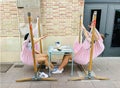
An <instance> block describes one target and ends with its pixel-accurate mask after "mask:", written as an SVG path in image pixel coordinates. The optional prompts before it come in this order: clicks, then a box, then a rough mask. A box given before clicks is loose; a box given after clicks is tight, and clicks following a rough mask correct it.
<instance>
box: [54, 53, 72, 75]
mask: <svg viewBox="0 0 120 88" xmlns="http://www.w3.org/2000/svg"><path fill="white" fill-rule="evenodd" d="M69 59H71V55H64V57H63V60H62V63H61V65H60V66H59V68H58V69H56V70H55V71H53V72H52V73H53V74H58V73H62V72H63V70H64V67H65V66H66V65H67V63H68V61H69Z"/></svg>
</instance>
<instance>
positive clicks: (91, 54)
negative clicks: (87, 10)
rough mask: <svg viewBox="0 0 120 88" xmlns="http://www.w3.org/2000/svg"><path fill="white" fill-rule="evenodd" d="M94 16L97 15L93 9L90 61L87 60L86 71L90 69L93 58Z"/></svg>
mask: <svg viewBox="0 0 120 88" xmlns="http://www.w3.org/2000/svg"><path fill="white" fill-rule="evenodd" d="M96 16H97V12H96V11H95V12H94V13H93V20H92V28H91V31H92V38H91V49H90V61H89V65H88V72H90V71H92V59H93V52H94V51H93V50H94V40H95V38H94V37H95V26H96Z"/></svg>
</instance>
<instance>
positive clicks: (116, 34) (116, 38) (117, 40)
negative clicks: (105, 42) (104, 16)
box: [111, 9, 120, 47]
mask: <svg viewBox="0 0 120 88" xmlns="http://www.w3.org/2000/svg"><path fill="white" fill-rule="evenodd" d="M111 46H112V47H120V9H119V10H116V11H115V19H114V29H113V35H112V43H111Z"/></svg>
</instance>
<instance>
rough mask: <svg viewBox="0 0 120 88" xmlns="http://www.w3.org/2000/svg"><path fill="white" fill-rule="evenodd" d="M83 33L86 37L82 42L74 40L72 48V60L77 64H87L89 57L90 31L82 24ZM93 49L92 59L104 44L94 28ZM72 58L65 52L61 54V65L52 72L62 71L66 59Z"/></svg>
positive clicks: (102, 48)
mask: <svg viewBox="0 0 120 88" xmlns="http://www.w3.org/2000/svg"><path fill="white" fill-rule="evenodd" d="M82 29H83V33H84V35H85V37H86V39H85V40H84V41H83V43H79V41H78V39H77V40H76V41H75V43H74V45H73V50H74V59H73V60H74V62H75V63H77V64H82V65H85V64H88V62H89V58H90V48H91V33H90V32H88V31H87V30H86V28H85V27H84V26H82ZM94 37H95V38H94V39H95V40H94V41H95V42H94V51H93V59H94V58H96V57H97V56H98V55H100V54H101V53H102V52H103V50H104V44H103V39H102V37H101V35H100V34H99V32H98V31H97V29H95V35H94ZM71 59H72V56H71V54H67V55H64V56H63V60H62V63H61V65H60V66H59V67H58V68H57V69H56V70H54V71H53V72H52V73H53V74H57V73H62V72H63V70H64V67H65V66H66V65H67V63H68V61H69V60H71Z"/></svg>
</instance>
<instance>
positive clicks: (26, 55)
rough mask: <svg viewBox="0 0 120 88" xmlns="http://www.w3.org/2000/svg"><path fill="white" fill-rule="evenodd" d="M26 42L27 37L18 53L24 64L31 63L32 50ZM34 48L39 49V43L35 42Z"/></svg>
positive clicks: (27, 41)
mask: <svg viewBox="0 0 120 88" xmlns="http://www.w3.org/2000/svg"><path fill="white" fill-rule="evenodd" d="M28 43H29V40H28V39H27V40H25V41H24V42H23V44H22V51H21V53H20V59H21V61H22V62H23V63H24V64H26V65H33V56H32V50H30V49H29V48H28ZM35 50H38V51H39V44H35Z"/></svg>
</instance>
